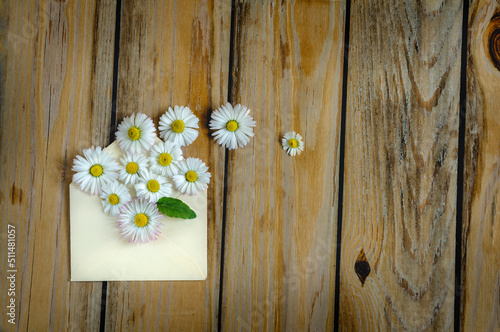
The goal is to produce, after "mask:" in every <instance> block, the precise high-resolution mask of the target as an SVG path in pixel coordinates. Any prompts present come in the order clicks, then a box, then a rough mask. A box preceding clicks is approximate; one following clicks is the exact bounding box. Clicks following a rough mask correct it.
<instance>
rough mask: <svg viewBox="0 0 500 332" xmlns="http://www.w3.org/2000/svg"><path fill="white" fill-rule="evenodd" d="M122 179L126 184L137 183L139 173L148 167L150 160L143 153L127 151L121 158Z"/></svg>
mask: <svg viewBox="0 0 500 332" xmlns="http://www.w3.org/2000/svg"><path fill="white" fill-rule="evenodd" d="M120 163H121V165H120V181H123V183H125V184H129V183H130V184H135V183H136V182H137V181H138V180H139V174H140V173H141V172H142V171H144V170H146V169H147V168H148V160H147V159H146V157H145V156H143V155H141V154H135V153H130V152H127V153H126V154H125V155H124V156H123V157H122V158H121V159H120Z"/></svg>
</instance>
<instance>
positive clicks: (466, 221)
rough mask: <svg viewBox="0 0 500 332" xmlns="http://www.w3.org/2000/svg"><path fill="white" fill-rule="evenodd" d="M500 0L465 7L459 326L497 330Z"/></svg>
mask: <svg viewBox="0 0 500 332" xmlns="http://www.w3.org/2000/svg"><path fill="white" fill-rule="evenodd" d="M499 15H500V4H499V3H498V2H497V1H484V0H476V1H472V2H471V3H470V7H469V37H468V38H469V41H468V50H467V52H468V61H467V118H466V125H467V127H466V136H465V137H466V145H465V159H464V164H465V173H464V204H463V243H462V285H461V286H462V287H461V289H462V290H463V292H462V294H463V311H462V312H463V314H462V316H461V325H462V326H461V327H462V330H463V331H500V256H499V253H500V241H499V236H500V215H499V214H498V211H497V206H498V205H499V203H500V196H499V195H498V191H499V189H500V150H499V149H498V142H499V139H500V131H499V127H498V124H499V123H500V115H499V114H498V105H499V104H500V97H499V96H498V91H499V89H500V71H499V70H500V43H499V42H500V16H499Z"/></svg>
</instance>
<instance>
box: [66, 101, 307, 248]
mask: <svg viewBox="0 0 500 332" xmlns="http://www.w3.org/2000/svg"><path fill="white" fill-rule="evenodd" d="M198 122H199V120H198V118H197V117H196V116H195V115H194V114H193V112H191V110H190V109H189V107H184V106H175V107H174V109H172V108H169V109H168V111H167V112H166V113H165V114H163V115H162V116H161V118H160V122H159V130H160V137H161V138H162V139H163V141H160V140H158V139H157V137H156V129H155V126H154V123H153V120H151V118H149V117H148V116H146V115H144V114H140V113H139V114H133V115H131V116H129V117H127V118H125V119H123V121H122V122H121V123H120V125H119V126H118V131H117V132H116V141H117V142H118V145H119V146H120V149H121V150H122V151H123V153H124V156H123V157H122V158H121V159H120V160H119V162H118V161H116V160H115V159H114V158H113V156H111V155H110V154H109V153H108V152H107V151H106V150H103V149H102V148H101V147H97V148H94V147H92V148H90V149H86V150H83V157H82V156H76V159H75V160H74V165H73V171H75V172H76V173H75V175H74V176H73V182H75V183H76V184H77V185H79V186H80V189H81V190H82V191H84V192H87V193H89V194H90V195H99V196H100V198H101V199H102V205H103V208H104V212H105V213H107V214H110V215H112V216H117V217H118V226H119V227H120V229H121V233H122V234H123V235H124V236H125V238H127V239H128V240H129V241H131V242H135V243H145V242H149V241H152V240H156V239H157V238H158V236H159V235H160V234H161V230H160V226H161V222H160V220H161V218H162V215H161V214H162V213H163V214H165V215H167V216H169V217H174V218H184V219H193V218H196V213H195V212H194V211H193V210H191V209H190V208H189V206H187V205H186V204H184V203H183V202H182V201H180V200H179V199H176V198H173V197H170V196H171V195H172V187H175V189H177V191H179V192H180V193H181V194H187V195H191V196H192V195H196V194H197V193H198V192H200V191H203V190H205V189H206V188H207V187H208V184H209V183H210V173H209V172H208V167H207V166H206V165H205V163H204V162H203V161H201V160H200V159H198V158H186V159H185V158H184V157H183V155H182V150H181V147H183V146H187V145H189V144H191V143H192V142H193V141H194V140H195V139H196V138H197V137H198V131H197V129H198V128H199V127H198ZM255 125H256V122H255V121H254V120H253V118H252V117H251V116H250V110H249V109H248V108H247V107H246V106H243V105H239V104H238V105H236V106H234V107H233V106H232V105H231V104H229V103H226V105H223V106H221V107H220V108H219V109H217V110H216V111H215V112H213V113H212V115H211V121H210V123H209V127H210V129H211V130H213V133H212V136H214V138H215V141H216V142H217V143H218V144H219V145H221V146H223V147H225V148H227V149H229V150H232V149H237V148H243V147H245V146H246V145H247V144H248V142H249V141H250V138H251V137H253V136H254V133H253V127H255ZM157 141H159V142H158V143H155V142H157ZM282 146H283V149H284V150H285V151H286V152H287V153H288V154H289V155H291V156H295V155H299V154H300V153H301V152H302V150H303V149H304V142H303V140H302V136H301V135H299V134H297V133H295V132H294V131H293V132H287V133H286V134H285V135H284V137H283V139H282Z"/></svg>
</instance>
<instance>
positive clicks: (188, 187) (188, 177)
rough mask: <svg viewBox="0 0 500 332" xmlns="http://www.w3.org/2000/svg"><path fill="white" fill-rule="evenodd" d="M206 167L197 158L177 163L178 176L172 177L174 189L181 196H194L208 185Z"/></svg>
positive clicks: (208, 178) (208, 179) (208, 176)
mask: <svg viewBox="0 0 500 332" xmlns="http://www.w3.org/2000/svg"><path fill="white" fill-rule="evenodd" d="M207 171H208V167H207V166H206V165H205V163H204V162H202V161H201V160H200V159H198V158H187V159H186V160H183V161H181V162H180V163H179V174H176V175H174V176H173V177H172V179H173V180H174V183H175V187H176V188H177V190H179V191H180V192H181V193H182V194H188V195H191V196H192V195H196V194H197V193H198V192H199V191H203V190H205V189H206V188H207V187H208V184H209V183H210V176H211V175H210V172H207Z"/></svg>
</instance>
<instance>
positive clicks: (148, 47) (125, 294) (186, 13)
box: [105, 0, 231, 331]
mask: <svg viewBox="0 0 500 332" xmlns="http://www.w3.org/2000/svg"><path fill="white" fill-rule="evenodd" d="M122 6H123V7H122V12H121V31H120V52H119V65H118V66H119V68H118V75H119V76H118V95H117V120H118V123H119V122H120V121H121V120H122V119H123V118H124V117H125V116H128V115H130V114H131V113H133V112H143V113H145V114H147V115H149V116H152V117H153V119H154V121H155V123H158V119H159V117H160V116H161V114H163V113H164V112H165V111H166V110H167V109H168V107H169V106H174V105H186V106H189V107H190V108H191V110H192V111H193V112H194V113H195V114H196V115H197V116H198V117H199V119H200V127H201V130H200V134H199V136H198V138H197V139H196V141H195V142H194V143H193V144H192V145H190V146H189V147H187V148H186V149H185V154H186V155H188V156H196V157H199V158H201V159H202V160H204V161H205V162H206V163H207V166H209V168H210V172H211V173H212V179H211V184H210V186H209V191H208V199H209V211H208V278H207V280H206V281H205V282H203V281H196V282H179V281H178V282H109V283H108V287H107V292H108V293H107V307H106V325H105V326H106V330H108V331H109V330H116V329H118V330H127V329H130V330H159V331H164V330H166V329H168V330H173V331H176V330H183V331H185V330H193V331H202V330H216V328H217V314H218V299H219V265H220V245H221V244H220V242H221V219H222V207H221V206H222V194H223V184H224V179H223V176H224V163H225V162H224V152H223V151H221V150H220V149H219V148H218V146H217V145H216V144H215V143H214V141H213V140H212V139H209V132H208V121H209V114H210V111H211V109H213V108H216V107H218V106H219V105H220V104H221V103H222V102H224V101H225V99H226V97H227V78H228V66H229V65H228V64H229V61H228V59H229V35H230V26H231V1H230V0H193V1H185V0H183V1H176V0H172V1H160V2H155V1H147V2H131V1H124V2H122Z"/></svg>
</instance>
